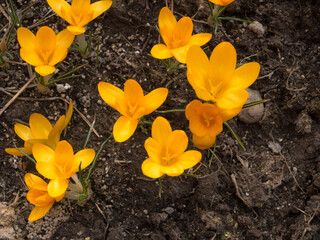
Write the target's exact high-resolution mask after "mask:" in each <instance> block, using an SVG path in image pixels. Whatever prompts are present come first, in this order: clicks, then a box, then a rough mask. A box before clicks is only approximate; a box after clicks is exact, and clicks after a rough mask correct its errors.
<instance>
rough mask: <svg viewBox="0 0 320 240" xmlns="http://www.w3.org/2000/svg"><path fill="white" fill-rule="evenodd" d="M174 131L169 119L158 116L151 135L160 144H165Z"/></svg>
mask: <svg viewBox="0 0 320 240" xmlns="http://www.w3.org/2000/svg"><path fill="white" fill-rule="evenodd" d="M171 133H172V128H171V126H170V123H169V122H168V120H167V119H165V118H163V117H157V118H156V120H154V121H153V123H152V130H151V135H152V138H153V139H154V140H156V141H157V142H158V143H159V144H160V145H162V146H164V145H165V143H166V141H167V138H168V137H169V135H170V134H171Z"/></svg>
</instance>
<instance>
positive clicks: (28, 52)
mask: <svg viewBox="0 0 320 240" xmlns="http://www.w3.org/2000/svg"><path fill="white" fill-rule="evenodd" d="M20 57H21V58H22V59H23V60H24V61H26V62H27V63H29V64H30V65H32V66H41V65H43V64H44V62H43V61H42V59H41V58H40V56H39V54H38V53H37V52H36V51H35V50H34V49H29V48H20Z"/></svg>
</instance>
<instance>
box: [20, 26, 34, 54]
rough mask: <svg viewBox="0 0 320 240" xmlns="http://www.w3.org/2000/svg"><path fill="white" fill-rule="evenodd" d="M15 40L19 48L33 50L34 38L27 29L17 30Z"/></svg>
mask: <svg viewBox="0 0 320 240" xmlns="http://www.w3.org/2000/svg"><path fill="white" fill-rule="evenodd" d="M17 38H18V42H19V44H20V46H21V48H26V49H30V50H35V39H36V36H35V35H34V34H33V33H32V32H31V31H30V30H29V29H27V28H25V27H20V28H18V30H17Z"/></svg>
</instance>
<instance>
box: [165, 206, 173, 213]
mask: <svg viewBox="0 0 320 240" xmlns="http://www.w3.org/2000/svg"><path fill="white" fill-rule="evenodd" d="M164 211H165V212H166V213H168V214H172V213H173V212H174V211H175V210H174V208H172V207H167V208H165V209H164Z"/></svg>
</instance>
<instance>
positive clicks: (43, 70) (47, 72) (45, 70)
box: [34, 65, 56, 77]
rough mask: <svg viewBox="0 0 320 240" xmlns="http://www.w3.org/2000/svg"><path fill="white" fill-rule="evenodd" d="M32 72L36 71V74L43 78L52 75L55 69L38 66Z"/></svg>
mask: <svg viewBox="0 0 320 240" xmlns="http://www.w3.org/2000/svg"><path fill="white" fill-rule="evenodd" d="M34 70H36V72H37V73H39V74H40V75H41V76H43V77H44V76H48V75H50V74H52V73H54V71H55V70H56V68H55V67H53V66H48V65H45V66H38V67H36V68H35V69H34Z"/></svg>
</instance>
